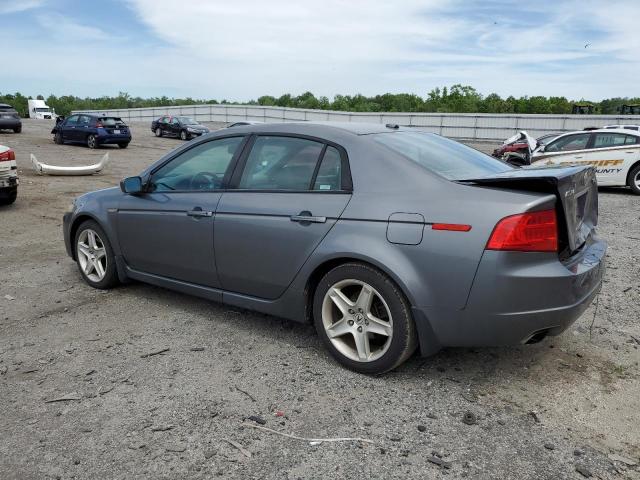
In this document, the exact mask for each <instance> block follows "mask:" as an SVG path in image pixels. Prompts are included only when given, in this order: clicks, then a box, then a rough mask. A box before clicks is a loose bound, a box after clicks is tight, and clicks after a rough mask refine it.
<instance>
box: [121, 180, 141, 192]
mask: <svg viewBox="0 0 640 480" xmlns="http://www.w3.org/2000/svg"><path fill="white" fill-rule="evenodd" d="M120 190H122V191H123V192H124V193H128V194H129V195H137V194H139V193H142V190H143V189H142V178H140V177H127V178H125V179H124V180H122V181H121V182H120Z"/></svg>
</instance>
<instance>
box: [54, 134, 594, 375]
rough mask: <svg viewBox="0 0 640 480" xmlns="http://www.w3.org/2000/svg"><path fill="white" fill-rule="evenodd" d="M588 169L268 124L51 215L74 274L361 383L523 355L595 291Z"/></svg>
mask: <svg viewBox="0 0 640 480" xmlns="http://www.w3.org/2000/svg"><path fill="white" fill-rule="evenodd" d="M597 215H598V193H597V185H596V179H595V175H594V170H593V169H592V168H591V167H585V166H581V167H566V168H558V167H555V168H540V169H516V168H513V167H511V166H509V165H508V164H506V163H504V162H501V161H500V160H497V159H495V158H492V157H490V156H488V155H485V154H482V153H480V152H478V151H476V150H473V149H471V148H468V147H466V146H463V145H461V144H459V143H456V142H453V141H451V140H447V139H445V138H443V137H440V136H438V135H434V134H429V133H423V132H417V131H411V130H407V129H402V128H398V127H397V126H396V125H388V126H384V125H368V124H359V123H346V124H340V123H325V124H322V123H286V124H262V125H248V126H244V127H234V128H232V129H223V130H220V131H217V132H215V133H212V134H209V135H205V136H203V137H201V138H199V139H197V140H194V141H192V142H189V143H186V144H184V145H183V146H182V147H181V148H178V149H176V150H174V151H172V152H170V153H168V154H167V155H165V156H164V157H162V158H161V159H160V160H159V161H158V162H156V163H155V164H153V165H151V166H150V167H149V168H147V169H146V170H144V171H143V172H141V173H140V175H139V176H135V177H130V178H126V179H124V180H123V181H122V182H121V184H120V188H110V189H106V190H100V191H96V192H91V193H88V194H85V195H82V196H80V197H79V198H77V199H76V200H75V201H74V205H73V208H72V210H71V211H70V212H68V213H66V214H65V216H64V239H65V244H66V248H67V252H68V254H69V255H70V256H71V257H72V258H73V259H74V260H75V261H76V262H77V264H78V267H79V270H80V273H81V275H82V277H83V278H84V280H85V281H86V282H87V283H88V284H89V285H91V286H93V287H96V288H102V289H105V288H110V287H113V286H115V285H116V284H118V283H119V282H121V283H124V282H127V281H129V280H138V281H142V282H147V283H150V284H153V285H157V286H161V287H166V288H170V289H173V290H178V291H180V292H184V293H189V294H193V295H197V296H200V297H204V298H207V299H210V300H213V301H216V302H223V303H225V304H229V305H233V306H236V307H242V308H247V309H252V310H257V311H260V312H264V313H267V314H271V315H277V316H280V317H285V318H288V319H292V320H295V321H300V322H306V321H309V322H313V323H314V324H315V327H316V329H317V332H318V334H319V337H320V339H321V341H322V342H323V343H324V345H325V346H326V348H327V349H328V350H329V352H330V353H331V354H332V355H333V356H334V357H335V358H336V359H337V360H338V361H339V362H341V363H342V364H344V365H345V366H346V367H348V368H351V369H353V370H356V371H358V372H363V373H381V372H385V371H388V370H390V369H392V368H394V367H396V366H398V365H400V364H401V363H402V362H403V361H405V360H406V359H407V358H408V357H409V356H410V355H411V354H412V353H413V352H414V351H415V349H416V348H418V347H419V349H420V352H421V353H422V354H423V355H429V354H433V353H435V352H436V351H438V350H439V349H440V348H442V347H447V346H487V345H509V344H521V343H533V342H537V341H540V340H542V339H543V338H544V337H545V336H547V335H557V334H559V333H561V332H562V331H563V330H565V329H566V328H567V327H568V326H569V325H571V323H572V322H574V321H575V320H576V319H577V318H578V317H579V316H580V315H581V313H582V312H583V311H584V310H585V309H586V308H587V307H588V306H589V305H590V303H591V302H592V300H593V298H594V297H595V296H596V294H597V293H598V291H599V289H600V286H601V283H602V277H603V273H604V259H605V251H606V243H605V242H604V241H603V240H601V239H600V238H599V237H598V235H597V234H596V229H595V227H596V223H597Z"/></svg>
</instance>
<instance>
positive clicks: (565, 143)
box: [545, 133, 589, 152]
mask: <svg viewBox="0 0 640 480" xmlns="http://www.w3.org/2000/svg"><path fill="white" fill-rule="evenodd" d="M587 143H589V134H588V133H580V134H578V135H568V136H566V137H562V138H559V139H557V140H556V141H555V142H551V143H550V144H549V146H548V147H547V148H546V149H545V151H546V152H566V151H571V150H584V149H585V148H587Z"/></svg>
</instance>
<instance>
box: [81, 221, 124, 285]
mask: <svg viewBox="0 0 640 480" xmlns="http://www.w3.org/2000/svg"><path fill="white" fill-rule="evenodd" d="M74 245H75V250H76V252H75V253H76V260H77V262H78V268H79V269H80V273H81V275H82V278H84V280H85V282H87V283H88V284H89V285H91V286H92V287H93V288H100V289H107V288H111V287H113V286H115V285H116V284H117V283H118V272H117V271H116V264H115V257H114V255H113V249H112V248H111V244H110V243H109V239H108V238H107V235H106V234H105V233H104V230H102V228H100V225H98V224H97V223H96V222H94V221H93V220H87V221H86V222H84V223H82V224H81V225H80V227H79V228H78V231H77V232H76V236H75V243H74Z"/></svg>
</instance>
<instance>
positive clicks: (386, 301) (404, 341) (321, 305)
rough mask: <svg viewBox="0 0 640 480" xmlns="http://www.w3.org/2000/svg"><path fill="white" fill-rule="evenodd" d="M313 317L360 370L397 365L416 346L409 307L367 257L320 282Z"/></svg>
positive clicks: (339, 353)
mask: <svg viewBox="0 0 640 480" xmlns="http://www.w3.org/2000/svg"><path fill="white" fill-rule="evenodd" d="M313 316H314V323H315V327H316V330H317V331H318V334H319V335H320V338H321V339H322V341H323V343H324V344H325V346H326V347H327V349H328V350H329V352H330V353H331V354H332V355H333V356H334V357H335V358H336V359H337V360H338V361H339V362H340V363H342V364H343V365H345V366H346V367H348V368H350V369H352V370H355V371H357V372H360V373H368V374H378V373H383V372H386V371H389V370H392V369H393V368H395V367H397V366H398V365H400V364H401V363H403V362H404V361H405V360H407V359H408V358H409V357H410V356H411V354H412V353H413V352H414V351H415V349H416V345H417V334H416V328H415V324H414V322H413V318H412V316H411V309H410V307H409V304H408V302H407V300H406V298H405V296H404V294H403V293H402V292H401V291H400V289H399V288H398V286H397V285H396V284H395V282H393V280H391V279H390V278H389V277H388V276H387V275H385V274H384V273H382V272H380V271H379V270H377V269H375V268H373V267H371V266H369V265H366V264H363V263H346V264H343V265H340V266H338V267H336V268H334V269H332V270H331V271H329V272H328V273H327V274H326V275H325V276H324V277H323V278H322V279H321V280H320V282H319V284H318V286H317V288H316V291H315V295H314V302H313Z"/></svg>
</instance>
